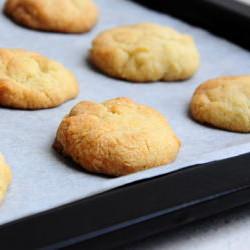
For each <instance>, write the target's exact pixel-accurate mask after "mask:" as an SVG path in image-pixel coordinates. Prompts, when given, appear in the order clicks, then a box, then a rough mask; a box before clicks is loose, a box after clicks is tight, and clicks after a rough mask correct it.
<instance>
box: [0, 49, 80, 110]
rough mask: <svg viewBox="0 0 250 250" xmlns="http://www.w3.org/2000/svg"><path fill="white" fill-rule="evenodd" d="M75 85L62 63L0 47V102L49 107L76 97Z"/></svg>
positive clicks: (36, 107)
mask: <svg viewBox="0 0 250 250" xmlns="http://www.w3.org/2000/svg"><path fill="white" fill-rule="evenodd" d="M77 94H78V84H77V82H76V79H75V77H74V75H73V74H72V73H71V72H70V71H68V70H67V69H66V68H65V67H64V66H63V65H61V64H59V63H57V62H55V61H52V60H49V59H48V58H46V57H44V56H42V55H40V54H37V53H34V52H29V51H25V50H21V49H0V105H1V106H5V107H10V108H18V109H42V108H52V107H55V106H58V105H60V104H62V103H63V102H65V101H66V100H69V99H72V98H74V97H76V96H77Z"/></svg>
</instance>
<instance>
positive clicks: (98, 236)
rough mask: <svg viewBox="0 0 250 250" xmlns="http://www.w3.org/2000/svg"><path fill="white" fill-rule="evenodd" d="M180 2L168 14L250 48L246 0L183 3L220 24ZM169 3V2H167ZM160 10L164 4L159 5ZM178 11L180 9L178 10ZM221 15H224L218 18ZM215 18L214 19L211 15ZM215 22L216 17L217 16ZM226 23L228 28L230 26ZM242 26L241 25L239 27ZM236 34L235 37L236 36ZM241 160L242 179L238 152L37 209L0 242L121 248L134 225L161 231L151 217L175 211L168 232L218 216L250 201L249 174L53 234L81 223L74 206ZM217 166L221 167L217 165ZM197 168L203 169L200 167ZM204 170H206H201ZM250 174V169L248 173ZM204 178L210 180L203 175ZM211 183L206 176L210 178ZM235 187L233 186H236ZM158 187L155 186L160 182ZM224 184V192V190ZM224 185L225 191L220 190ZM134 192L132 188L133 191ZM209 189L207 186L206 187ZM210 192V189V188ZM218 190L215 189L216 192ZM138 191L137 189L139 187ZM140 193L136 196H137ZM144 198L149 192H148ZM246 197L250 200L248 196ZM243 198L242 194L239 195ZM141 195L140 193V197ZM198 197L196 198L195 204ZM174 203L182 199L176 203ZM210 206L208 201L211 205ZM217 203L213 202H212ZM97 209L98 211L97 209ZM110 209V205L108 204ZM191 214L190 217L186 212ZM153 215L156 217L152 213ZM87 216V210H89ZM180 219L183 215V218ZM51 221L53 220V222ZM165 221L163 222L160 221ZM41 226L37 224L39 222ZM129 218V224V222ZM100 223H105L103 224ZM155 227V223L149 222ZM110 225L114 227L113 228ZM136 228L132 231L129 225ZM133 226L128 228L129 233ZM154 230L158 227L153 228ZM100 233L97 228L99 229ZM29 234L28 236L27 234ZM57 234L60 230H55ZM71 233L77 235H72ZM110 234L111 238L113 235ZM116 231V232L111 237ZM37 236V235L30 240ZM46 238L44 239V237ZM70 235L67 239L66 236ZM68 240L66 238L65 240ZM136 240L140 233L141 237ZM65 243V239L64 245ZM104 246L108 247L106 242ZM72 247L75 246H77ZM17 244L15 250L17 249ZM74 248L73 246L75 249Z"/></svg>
mask: <svg viewBox="0 0 250 250" xmlns="http://www.w3.org/2000/svg"><path fill="white" fill-rule="evenodd" d="M137 2H143V3H144V4H148V3H150V0H137ZM163 2H164V0H155V1H154V3H153V4H154V7H157V6H158V7H160V6H161V4H163ZM181 3H183V1H181V0H172V1H171V0H170V1H168V4H169V6H168V7H169V12H168V14H169V13H170V14H172V15H174V16H176V17H178V18H180V19H182V20H184V21H190V22H192V23H195V24H196V25H199V26H202V28H203V29H207V30H210V31H212V32H214V33H216V34H217V35H219V36H223V37H226V38H227V39H230V40H231V41H233V42H234V43H237V44H239V45H241V46H243V47H244V48H247V49H249V50H250V37H249V38H247V36H244V33H242V31H243V30H244V29H245V28H246V27H247V26H248V27H249V24H250V5H249V6H248V5H247V4H245V3H242V2H235V1H233V0H220V1H216V0H190V1H188V4H184V5H185V6H187V5H188V7H187V8H196V10H198V9H199V10H203V11H200V12H199V13H200V15H201V16H202V19H206V18H204V15H202V14H203V13H204V11H207V13H208V15H209V14H211V13H212V12H213V11H214V12H215V13H216V14H218V13H223V15H224V17H223V20H222V22H221V23H220V25H218V26H216V27H215V26H214V25H212V24H211V19H212V18H213V15H212V16H210V18H208V19H207V20H208V21H207V23H204V22H203V21H202V20H200V21H199V18H198V17H196V19H195V20H193V19H192V18H190V17H188V16H187V15H183V13H182V12H178V11H177V6H178V5H180V4H181ZM164 4H166V3H164ZM160 8H161V7H160ZM179 9H180V8H179ZM161 10H162V11H164V10H163V9H161ZM218 17H220V16H218ZM212 20H213V19H212ZM213 21H214V20H213ZM229 21H230V23H233V22H235V23H234V24H232V25H229V24H228V22H229ZM226 25H227V26H226ZM228 26H230V29H231V30H233V33H234V35H233V36H232V35H231V34H228V33H227V32H228V29H225V30H226V32H224V29H223V27H224V28H225V27H228ZM238 27H239V29H237V28H238ZM235 37H237V39H236V38H235ZM240 162H243V163H245V164H246V166H241V168H242V171H243V170H244V171H243V172H242V173H241V174H242V175H240V178H243V177H244V173H245V171H247V164H249V165H250V153H247V154H243V155H240V156H236V157H232V158H228V159H224V160H220V161H213V162H209V163H205V164H199V165H194V166H190V167H187V168H185V169H182V170H177V171H174V172H171V173H168V174H165V175H163V176H157V177H152V178H150V179H147V180H141V181H137V182H134V183H131V184H127V185H125V186H122V187H118V188H115V189H113V190H110V191H106V192H104V193H101V194H97V195H94V196H91V197H88V198H84V199H80V200H78V201H74V202H71V203H68V204H65V205H62V206H59V207H56V208H53V209H50V210H47V211H44V212H40V213H37V214H35V215H31V216H27V217H24V218H21V219H18V220H15V221H12V222H9V223H6V224H3V225H1V226H0V243H1V246H2V247H10V246H13V247H12V248H11V249H16V248H17V247H26V249H30V247H32V248H33V247H35V248H37V247H39V248H44V249H45V248H46V249H55V248H64V247H69V246H71V248H70V249H80V248H82V247H83V246H87V247H88V249H92V248H93V249H94V248H95V247H97V246H98V244H100V245H101V244H102V246H103V249H109V248H111V247H117V246H119V245H122V244H124V243H128V242H130V241H133V240H136V237H132V235H131V232H132V231H133V226H138V225H139V226H142V225H145V230H144V234H143V236H141V237H139V238H143V237H144V236H148V235H151V234H154V233H158V232H160V231H161V230H160V231H159V230H158V231H157V232H156V231H154V230H152V228H153V227H152V228H150V226H147V223H149V224H150V221H152V220H153V219H157V218H161V217H162V216H163V217H164V218H165V219H166V220H167V221H168V220H172V219H176V218H175V214H176V213H179V212H180V215H178V216H179V217H178V216H177V219H178V220H179V221H177V222H175V223H174V224H173V222H172V221H170V222H167V223H166V226H167V228H165V229H164V230H166V229H167V230H170V229H172V228H175V227H177V226H180V225H183V224H186V223H189V222H191V221H195V220H198V219H201V218H205V217H208V216H210V215H213V214H216V213H218V212H222V211H225V210H227V209H230V208H233V207H237V206H239V205H242V204H245V203H248V202H250V196H249V194H250V178H245V179H244V181H241V180H240V179H239V176H238V177H237V178H238V179H237V178H236V177H235V179H234V181H233V182H232V183H227V188H226V187H225V186H224V185H223V188H222V187H220V188H221V190H216V192H217V195H215V194H209V195H208V194H206V195H205V197H204V199H200V198H199V199H197V197H196V198H195V197H193V202H191V201H190V202H186V203H185V204H186V206H181V207H179V206H176V205H175V206H173V207H172V208H171V209H170V210H169V211H165V212H164V213H163V212H162V213H160V211H162V210H161V209H159V207H158V208H157V207H152V208H151V211H148V210H147V211H144V212H145V213H146V214H145V215H144V216H143V219H141V220H136V218H138V217H136V218H134V219H131V217H130V219H129V218H128V217H129V216H131V215H128V214H127V215H126V216H125V217H127V218H125V217H124V214H123V218H120V219H121V220H123V223H120V224H121V225H120V224H119V223H118V225H120V226H117V227H112V226H113V224H112V225H109V226H107V225H106V224H105V223H107V222H106V221H105V223H104V222H103V223H104V224H103V228H102V230H99V231H98V230H93V229H91V226H90V227H89V232H88V233H84V236H82V237H80V238H78V237H77V236H79V235H80V234H82V233H81V227H80V226H79V231H78V232H79V235H77V233H76V232H72V231H71V232H70V230H69V231H67V230H66V231H65V230H64V231H63V232H62V235H60V232H59V235H57V236H58V238H60V237H61V240H58V239H56V238H55V237H54V233H55V228H57V229H58V230H59V231H60V229H62V226H67V225H66V224H68V225H69V224H70V225H71V226H74V223H73V224H72V222H75V223H77V221H75V219H74V217H75V215H76V214H72V212H73V211H74V209H76V208H78V210H81V208H82V207H84V208H86V207H87V206H88V205H89V204H92V203H93V202H96V201H98V199H99V200H101V199H108V200H110V199H111V200H112V199H113V198H112V197H116V196H117V195H121V193H126V192H132V191H134V192H135V190H136V189H138V188H140V189H142V191H141V193H140V194H141V195H142V194H143V192H144V191H143V190H145V189H146V188H147V187H148V186H149V185H152V183H156V182H159V180H164V182H166V183H165V184H167V182H169V180H170V179H174V178H173V176H183V175H185V174H186V173H189V174H190V173H191V172H192V174H193V175H195V174H196V173H198V172H199V171H202V170H204V171H202V172H205V169H208V168H209V169H210V171H212V170H213V171H212V172H214V174H215V173H216V172H218V171H220V170H221V169H222V168H227V169H228V168H229V167H230V169H231V170H232V169H233V168H234V165H237V164H239V163H240ZM216 167H217V169H216ZM198 169H199V171H198ZM201 169H202V170H201ZM231 170H230V171H231ZM249 174H250V171H249ZM192 178H193V180H195V177H192ZM203 179H205V180H206V178H203ZM207 181H208V180H207ZM155 185H156V184H155ZM234 185H235V186H234ZM156 186H157V185H156ZM225 188H226V191H225V190H224V189H225ZM222 189H223V190H222ZM131 190H132V191H131ZM207 191H208V190H207ZM210 191H211V190H210ZM214 191H215V190H213V192H214ZM137 192H138V191H137ZM244 193H246V194H245V195H243V194H244ZM137 195H138V194H137ZM144 196H145V195H144ZM233 196H236V197H237V198H235V199H236V200H233V201H231V202H229V200H232V197H233ZM247 196H248V197H249V198H247ZM239 197H240V198H239ZM127 198H128V201H129V199H131V197H127ZM137 198H138V197H137ZM220 199H222V200H223V199H224V200H225V201H224V203H225V202H226V203H227V202H229V204H227V205H225V206H224V207H223V205H222V204H221V203H220ZM132 200H133V201H136V200H138V199H135V197H133V198H132ZM195 200H196V202H194V201H195ZM159 201H161V199H160V197H159ZM214 201H217V203H218V206H216V205H214V204H213V202H214ZM176 202H180V201H177V199H176ZM209 204H210V205H209ZM211 204H213V205H211ZM203 206H207V207H208V210H207V211H208V213H206V214H204V215H202V216H196V217H195V216H193V217H192V219H190V218H189V217H190V214H191V215H192V213H193V212H187V211H189V209H192V208H195V209H194V210H195V212H197V211H200V212H201V211H202V210H201V208H202V207H203ZM95 209H96V210H97V211H96V210H95ZM95 209H94V208H93V211H95V212H98V208H95ZM105 209H107V208H105ZM58 213H60V214H64V215H67V216H69V218H67V220H66V221H67V223H66V224H65V222H66V221H65V222H60V220H59V218H56V219H55V221H56V222H57V223H58V224H54V225H53V226H52V224H51V223H52V222H51V221H50V219H51V218H52V217H51V216H55V217H56V215H57V214H58ZM186 213H187V214H188V215H187V214H186ZM153 214H154V216H153ZM78 216H80V217H81V216H82V214H81V211H78ZM85 217H86V214H85ZM70 218H71V219H74V220H73V221H72V222H70V221H69V219H70ZM180 218H181V219H180ZM55 221H53V222H55ZM162 221H163V220H162ZM38 222H39V223H40V226H39V223H38ZM125 222H126V223H125ZM100 223H102V222H100ZM157 223H158V225H160V224H161V222H160V221H158V222H157ZM51 226H52V228H53V229H50V227H51ZM151 226H152V225H151ZM48 228H49V232H47V233H49V234H51V236H50V237H49V234H46V237H47V238H46V237H44V239H43V237H42V238H41V237H40V238H39V234H42V233H44V236H45V233H46V230H48ZM111 228H112V230H111ZM129 228H130V229H129ZM131 228H132V229H131ZM123 230H128V232H126V234H130V237H126V239H124V240H123V239H121V236H119V237H117V239H114V236H115V234H118V235H119V232H120V231H123ZM129 230H130V231H129ZM155 230H156V229H155ZM97 231H98V232H97ZM27 233H28V235H27ZM57 234H58V231H57ZM73 234H74V235H75V236H73ZM110 234H111V236H110ZM112 235H113V236H112ZM32 236H33V239H31V238H32ZM74 237H76V238H75V240H73V238H74ZM45 238H46V239H45ZM65 238H68V239H65ZM112 238H113V240H112V241H113V242H112V241H111V239H112ZM64 239H65V240H64ZM137 239H138V237H137ZM60 242H63V243H60ZM103 244H105V245H103ZM73 245H74V246H73ZM15 247H16V248H15ZM72 247H73V248H72Z"/></svg>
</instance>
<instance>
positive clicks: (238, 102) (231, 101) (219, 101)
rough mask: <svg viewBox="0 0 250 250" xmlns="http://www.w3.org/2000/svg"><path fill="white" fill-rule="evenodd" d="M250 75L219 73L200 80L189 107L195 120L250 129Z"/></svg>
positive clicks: (226, 128) (239, 130) (230, 129)
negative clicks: (221, 75) (203, 81)
mask: <svg viewBox="0 0 250 250" xmlns="http://www.w3.org/2000/svg"><path fill="white" fill-rule="evenodd" d="M249 107H250V76H228V77H219V78H216V79H212V80H209V81H207V82H205V83H203V84H201V85H200V86H199V87H198V88H197V89H196V91H195V93H194V95H193V98H192V101H191V105H190V109H191V114H192V116H193V118H194V119H195V120H197V121H198V122H200V123H205V124H209V125H212V126H214V127H217V128H221V129H225V130H229V131H234V132H250V113H249Z"/></svg>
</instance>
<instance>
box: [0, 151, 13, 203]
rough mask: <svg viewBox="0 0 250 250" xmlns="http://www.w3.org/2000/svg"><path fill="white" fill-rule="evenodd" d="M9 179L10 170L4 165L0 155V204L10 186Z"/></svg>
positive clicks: (10, 177)
mask: <svg viewBox="0 0 250 250" xmlns="http://www.w3.org/2000/svg"><path fill="white" fill-rule="evenodd" d="M11 179H12V175H11V170H10V168H9V166H8V165H7V164H6V162H5V160H4V157H3V155H2V154H0V202H1V201H2V200H3V198H4V196H5V193H6V191H7V189H8V187H9V185H10V182H11Z"/></svg>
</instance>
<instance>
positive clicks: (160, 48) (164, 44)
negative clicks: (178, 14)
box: [90, 23, 199, 82]
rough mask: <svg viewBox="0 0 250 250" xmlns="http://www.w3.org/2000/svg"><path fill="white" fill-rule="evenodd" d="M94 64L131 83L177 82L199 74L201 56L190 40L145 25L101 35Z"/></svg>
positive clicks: (94, 50) (92, 54)
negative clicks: (197, 72) (196, 73)
mask: <svg viewBox="0 0 250 250" xmlns="http://www.w3.org/2000/svg"><path fill="white" fill-rule="evenodd" d="M90 60H91V61H92V63H93V64H94V65H95V66H96V67H97V68H99V69H100V70H101V71H103V72H104V73H106V74H108V75H110V76H112V77H117V78H121V79H125V80H128V81H134V82H153V81H159V80H161V81H176V80H184V79H187V78H190V77H191V76H192V75H193V74H194V73H195V72H196V71H197V69H198V66H199V53H198V50H197V48H196V45H195V43H194V41H193V39H192V38H191V37H190V36H188V35H183V34H180V33H178V32H176V31H175V30H173V29H171V28H168V27H163V26H160V25H156V24H151V23H142V24H136V25H131V26H123V27H118V28H113V29H110V30H107V31H105V32H102V33H101V34H99V35H98V36H97V37H96V38H95V40H94V41H93V44H92V49H91V51H90Z"/></svg>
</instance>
